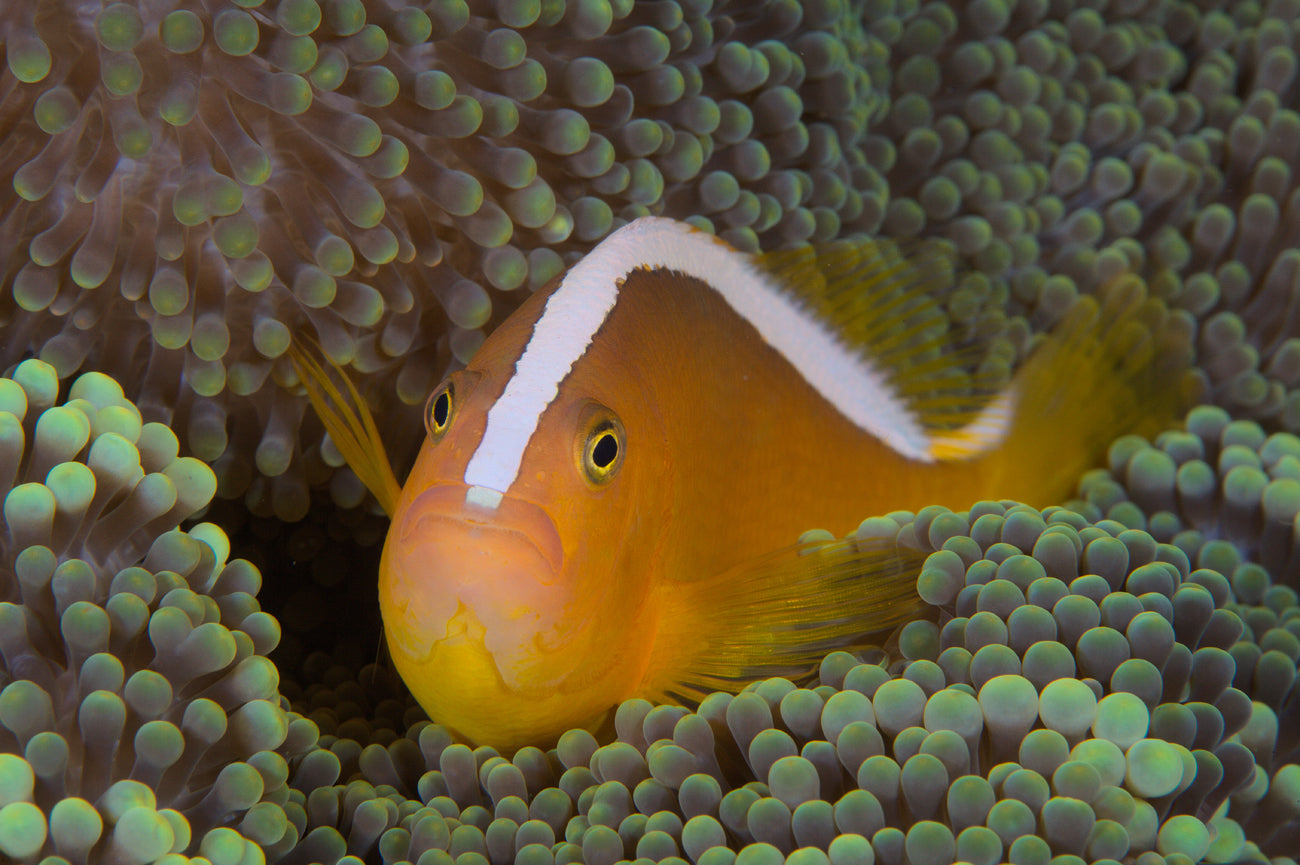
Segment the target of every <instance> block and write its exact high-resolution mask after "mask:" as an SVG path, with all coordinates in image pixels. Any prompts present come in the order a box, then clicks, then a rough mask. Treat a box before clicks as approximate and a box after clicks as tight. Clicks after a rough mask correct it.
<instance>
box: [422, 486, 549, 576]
mask: <svg viewBox="0 0 1300 865" xmlns="http://www.w3.org/2000/svg"><path fill="white" fill-rule="evenodd" d="M488 492H495V491H488ZM482 493H483V491H482V488H480V487H467V486H462V485H460V484H438V485H436V486H432V487H430V488H429V489H427V490H425V491H424V492H422V493H420V494H419V495H418V496H416V497H415V499H414V500H412V502H411V504H410V505H409V506H408V507H407V508H406V509H405V513H402V514H399V515H398V519H399V523H398V525H397V534H398V537H399V541H400V543H401V544H402V545H403V546H405V545H407V544H410V545H411V546H413V547H420V548H423V549H424V550H425V551H426V552H427V553H428V554H429V555H436V556H438V557H439V558H446V557H449V556H454V557H458V558H461V559H462V561H461V563H462V564H464V565H465V567H466V573H467V574H472V573H473V572H474V571H476V570H478V571H480V572H482V571H483V570H487V571H497V570H498V569H499V568H500V567H501V566H502V565H506V566H508V565H509V564H510V563H511V562H512V561H513V562H516V563H518V564H520V565H522V564H524V563H525V561H527V563H528V564H530V565H533V567H527V568H522V569H519V570H518V573H520V575H521V576H522V575H523V574H524V573H527V574H529V575H531V576H532V577H533V578H535V579H536V580H537V582H539V583H541V584H542V585H551V584H553V583H554V582H555V580H556V579H557V578H558V576H559V574H560V569H561V568H562V567H563V565H564V545H563V543H562V542H561V541H560V532H559V530H558V529H556V527H555V522H554V521H553V520H552V519H551V517H550V515H549V514H547V513H546V511H545V510H543V509H542V508H541V507H539V506H537V505H535V504H533V503H532V502H526V501H524V500H523V499H519V498H514V497H512V496H508V495H501V494H499V493H497V494H495V495H494V496H493V501H492V503H491V506H488V505H487V504H486V503H484V502H483V495H482ZM439 542H442V543H439ZM536 565H542V566H543V567H540V568H538V567H536Z"/></svg>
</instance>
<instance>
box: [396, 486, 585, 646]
mask: <svg viewBox="0 0 1300 865" xmlns="http://www.w3.org/2000/svg"><path fill="white" fill-rule="evenodd" d="M470 489H471V488H470V487H467V486H465V485H463V484H438V485H435V486H432V487H430V488H428V489H426V490H424V491H423V492H421V493H420V494H419V495H417V496H416V497H415V498H413V499H412V500H411V501H410V502H409V503H407V504H406V505H405V506H403V507H400V508H399V509H398V513H397V514H396V515H395V517H394V520H393V527H392V529H391V530H390V531H389V534H388V539H387V541H386V543H385V545H384V556H383V561H382V563H381V565H380V604H381V608H383V611H384V626H385V630H386V632H387V634H388V638H389V640H390V644H392V643H395V644H396V646H397V647H399V648H400V649H401V651H403V652H404V653H406V654H408V655H409V656H410V657H412V658H415V659H419V658H425V657H427V656H428V655H429V654H430V653H431V652H432V651H433V650H434V648H435V646H437V645H438V644H439V643H441V642H443V641H456V640H464V639H467V638H468V637H467V635H465V634H463V633H460V632H458V631H457V629H455V628H450V627H449V625H450V623H451V621H452V619H453V617H454V616H455V615H456V612H457V610H459V609H462V608H463V609H464V610H467V611H469V612H470V613H472V614H473V615H474V617H475V618H476V619H477V620H478V621H479V622H480V623H481V624H482V635H481V642H482V643H483V648H485V649H487V650H488V651H493V650H495V649H500V648H501V647H502V644H503V643H510V644H513V643H514V642H516V641H518V640H522V639H524V636H523V635H525V634H527V633H531V632H533V631H535V630H536V629H537V628H539V627H545V626H544V625H543V624H542V621H541V620H542V618H543V617H544V611H546V610H548V609H551V608H553V607H554V606H555V603H554V600H553V594H554V592H555V590H556V589H557V588H558V586H559V584H560V581H561V577H562V575H563V572H564V546H563V544H562V542H561V540H560V533H559V531H558V529H557V528H556V526H555V523H554V521H553V520H552V519H551V517H550V515H549V514H547V513H546V511H545V510H544V509H542V508H541V507H539V506H538V505H535V504H533V503H531V502H527V501H523V500H522V499H518V498H513V497H511V496H508V495H507V496H502V497H501V498H500V500H499V501H496V502H495V507H486V506H483V505H480V504H477V503H475V502H474V501H473V500H472V499H471V500H469V501H467V499H466V494H467V492H468V491H469V490H470Z"/></svg>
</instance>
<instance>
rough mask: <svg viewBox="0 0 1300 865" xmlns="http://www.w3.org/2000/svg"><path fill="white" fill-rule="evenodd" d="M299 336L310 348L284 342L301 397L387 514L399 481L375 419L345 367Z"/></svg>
mask: <svg viewBox="0 0 1300 865" xmlns="http://www.w3.org/2000/svg"><path fill="white" fill-rule="evenodd" d="M304 341H305V342H307V343H308V344H309V345H310V347H311V350H310V351H309V350H307V349H304V348H303V347H302V345H300V344H299V342H298V341H296V340H295V341H292V342H290V343H289V360H290V361H291V362H292V363H293V368H294V370H295V371H296V372H297V373H298V378H299V380H301V381H302V386H303V389H304V390H305V391H306V392H307V398H308V399H309V400H311V404H312V407H313V408H315V409H316V414H317V415H318V416H319V417H320V420H321V423H322V424H324V425H325V431H326V432H328V433H329V436H330V438H331V439H332V440H333V441H334V445H335V446H336V447H337V448H338V449H339V453H341V454H343V458H344V459H345V460H347V462H348V465H349V466H350V467H351V468H352V470H353V471H354V472H356V474H357V477H358V478H360V479H361V482H362V483H363V484H365V485H366V489H368V490H370V492H371V493H373V494H374V496H375V498H376V499H378V500H379V506H380V507H382V508H383V509H384V512H385V513H386V514H388V515H389V516H392V515H393V511H394V510H396V508H397V498H398V496H399V495H401V492H402V487H401V484H399V483H398V482H397V477H396V476H395V475H394V474H393V467H392V464H391V463H390V462H389V461H388V452H387V451H385V450H384V443H383V441H382V440H381V439H380V438H379V428H378V427H377V426H376V425H375V419H374V417H373V416H372V415H371V414H370V409H369V407H367V406H366V401H365V400H364V399H363V398H362V397H361V394H360V393H359V392H358V391H357V389H356V387H355V386H354V385H353V384H352V380H351V379H350V378H349V377H348V375H347V373H346V372H344V371H343V370H342V369H341V368H340V367H339V365H338V364H336V363H335V362H334V361H333V360H332V359H331V358H329V357H327V356H325V354H324V352H323V351H321V348H320V346H319V345H318V344H317V343H316V341H315V340H313V339H311V338H310V337H307V338H305V340H304ZM316 355H320V356H322V357H325V361H326V363H328V364H329V365H330V368H331V369H332V370H333V371H334V373H335V375H337V376H338V378H339V379H340V380H341V381H342V382H343V385H344V388H345V389H346V391H347V394H346V395H344V393H343V392H342V391H341V390H340V389H339V387H338V386H337V385H335V384H334V382H333V381H332V380H331V379H330V375H329V372H328V371H326V369H325V367H324V366H322V365H321V363H320V361H319V360H317V359H316Z"/></svg>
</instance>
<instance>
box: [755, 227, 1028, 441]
mask: <svg viewBox="0 0 1300 865" xmlns="http://www.w3.org/2000/svg"><path fill="white" fill-rule="evenodd" d="M755 262H756V263H757V264H758V265H759V266H760V267H762V268H763V269H764V270H766V271H767V272H768V273H769V274H770V275H771V276H772V277H774V278H775V279H776V280H777V281H779V282H780V283H781V284H782V285H783V286H784V287H785V289H786V291H788V292H789V293H790V294H791V295H792V296H793V297H795V298H798V300H799V301H800V302H801V303H803V304H804V305H805V306H806V307H807V308H808V309H809V310H810V311H811V312H812V313H813V314H814V315H816V316H817V317H818V318H819V319H820V320H821V321H823V322H824V323H825V325H826V326H827V327H828V328H829V329H831V330H832V331H833V332H834V333H835V334H836V335H837V336H838V337H839V338H840V339H841V340H842V341H843V343H844V345H845V346H846V347H847V348H849V349H850V350H852V351H855V352H857V353H859V354H860V355H861V356H862V358H863V359H864V360H865V361H867V362H868V363H870V364H871V365H873V366H874V367H875V368H876V369H878V370H879V371H880V372H881V373H882V374H883V375H884V377H885V379H886V381H887V383H888V384H889V386H890V387H891V388H892V389H893V391H894V393H895V394H896V395H897V396H898V398H899V399H900V400H901V401H902V402H903V403H904V405H905V406H906V407H907V409H908V410H909V411H911V412H912V414H913V415H914V416H915V418H916V420H917V422H918V424H919V425H920V426H921V428H922V429H924V430H925V432H926V433H927V434H928V435H929V436H930V439H931V446H930V455H931V457H932V458H934V459H938V460H944V459H961V458H965V457H970V456H975V455H977V454H979V453H981V452H983V451H985V450H988V449H989V448H990V447H993V446H995V445H996V444H997V443H998V442H999V441H1001V439H1002V438H1003V437H1004V436H1005V434H1006V431H1007V429H1008V427H1009V424H1010V422H1011V411H1012V409H1013V408H1014V405H1013V400H1012V399H1011V398H1010V395H1009V393H1008V391H1007V390H1006V389H1001V390H994V389H990V388H988V387H984V386H981V385H980V384H979V383H978V382H977V381H976V380H975V378H974V377H973V376H972V369H973V368H974V366H975V365H976V363H977V362H978V360H979V354H978V347H977V346H975V345H972V344H969V343H968V342H967V341H966V340H965V339H964V338H963V337H962V336H961V335H960V334H959V333H958V332H957V331H956V329H955V328H953V327H952V326H951V323H950V321H949V318H948V315H947V314H946V313H945V312H944V309H943V303H944V301H945V299H946V298H947V297H948V295H949V294H950V293H951V292H952V290H953V287H954V286H955V285H956V281H957V274H956V254H955V252H953V251H952V250H951V249H950V248H948V247H947V246H946V245H945V244H943V243H941V242H939V241H918V242H914V243H908V244H899V243H897V242H894V241H891V240H888V239H869V238H845V239H842V240H837V241H833V242H831V243H827V244H823V245H819V246H804V247H800V248H797V249H790V250H777V251H774V252H768V253H763V254H761V255H758V256H756V257H755Z"/></svg>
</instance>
